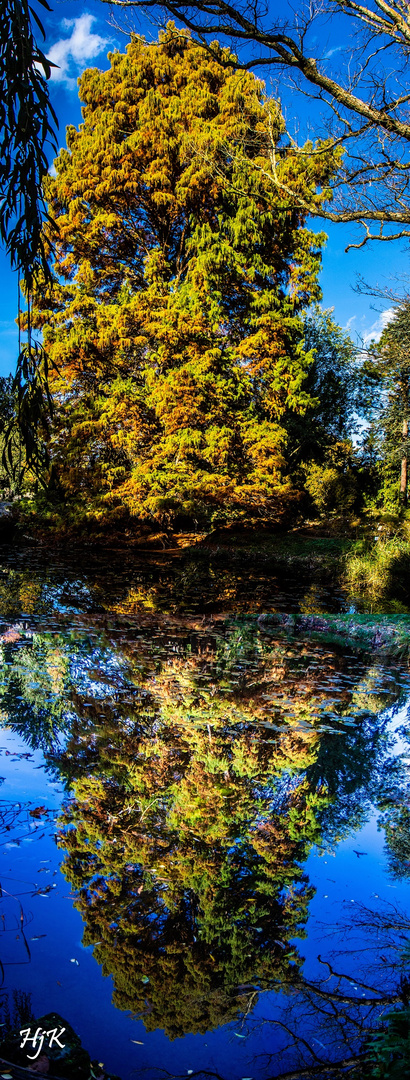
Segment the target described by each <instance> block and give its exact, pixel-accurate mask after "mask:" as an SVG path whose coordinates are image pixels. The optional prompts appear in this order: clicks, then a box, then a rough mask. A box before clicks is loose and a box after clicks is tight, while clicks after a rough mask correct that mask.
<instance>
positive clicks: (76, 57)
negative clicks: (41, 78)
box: [48, 13, 110, 89]
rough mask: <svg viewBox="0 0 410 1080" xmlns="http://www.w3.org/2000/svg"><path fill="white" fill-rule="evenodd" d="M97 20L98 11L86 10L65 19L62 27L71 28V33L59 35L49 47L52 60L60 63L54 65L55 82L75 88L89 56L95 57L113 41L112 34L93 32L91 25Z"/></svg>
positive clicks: (89, 58) (52, 71) (92, 58)
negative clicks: (110, 38) (107, 35)
mask: <svg viewBox="0 0 410 1080" xmlns="http://www.w3.org/2000/svg"><path fill="white" fill-rule="evenodd" d="M95 21H96V18H95V15H89V14H87V13H85V14H84V15H80V16H79V18H78V19H63V21H62V24H61V25H62V27H63V29H64V30H70V29H71V34H70V35H69V37H61V38H59V39H58V41H56V42H55V43H54V45H52V46H51V48H50V49H49V50H48V58H49V60H51V61H52V63H53V64H57V67H55V68H52V69H51V78H52V80H53V82H58V83H62V84H64V85H65V86H67V87H68V88H69V89H75V88H76V86H77V77H78V75H80V74H81V72H82V71H83V70H84V68H85V67H86V66H87V64H89V62H90V60H94V58H95V57H96V56H98V55H99V54H100V53H101V52H103V51H104V49H105V48H106V47H107V45H109V44H110V40H109V38H103V37H101V35H100V34H93V32H92V26H93V23H95Z"/></svg>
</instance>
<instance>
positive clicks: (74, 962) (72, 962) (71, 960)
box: [70, 956, 80, 967]
mask: <svg viewBox="0 0 410 1080" xmlns="http://www.w3.org/2000/svg"><path fill="white" fill-rule="evenodd" d="M70 964H77V967H79V966H80V961H79V960H76V959H75V957H74V956H72V957H71V958H70Z"/></svg>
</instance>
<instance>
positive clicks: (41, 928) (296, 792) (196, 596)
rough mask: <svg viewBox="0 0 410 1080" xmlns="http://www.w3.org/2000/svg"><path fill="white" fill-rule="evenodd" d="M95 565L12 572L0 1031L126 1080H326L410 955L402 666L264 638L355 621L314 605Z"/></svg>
mask: <svg viewBox="0 0 410 1080" xmlns="http://www.w3.org/2000/svg"><path fill="white" fill-rule="evenodd" d="M79 559H80V556H79V557H78V560H79ZM81 561H82V564H83V568H82V572H81V575H79V572H78V566H76V565H75V564H76V558H75V557H74V559H72V560H71V562H70V560H65V561H62V560H61V559H60V560H59V559H54V560H51V559H50V558H47V557H41V558H40V557H39V556H38V555H36V554H35V553H33V552H27V553H25V554H24V553H20V554H19V555H17V554H14V555H13V554H12V553H10V552H9V553H7V552H4V553H3V555H2V556H0V657H1V666H0V720H1V726H2V730H1V732H0V772H1V776H2V781H1V791H0V796H1V799H0V827H1V831H0V841H1V847H0V851H1V867H2V869H1V889H2V895H1V900H0V935H1V940H0V950H1V952H0V961H1V964H2V973H3V989H2V995H3V999H2V1002H3V1003H2V1007H3V1024H4V1030H5V1031H7V1030H8V1028H9V1027H10V1026H11V1027H13V1025H14V1028H15V1029H16V1030H17V1029H19V1028H20V1027H27V1016H29V1017H30V1016H31V1017H32V1021H33V1030H34V1028H35V1020H36V1018H39V1017H42V1016H44V1014H48V1013H56V1014H58V1016H59V1017H63V1018H64V1020H65V1021H67V1023H68V1024H69V1025H71V1027H72V1028H73V1029H74V1030H75V1032H76V1033H77V1035H78V1036H79V1038H80V1039H81V1042H82V1044H83V1047H84V1048H85V1049H86V1051H87V1052H88V1054H89V1055H90V1056H91V1058H92V1059H96V1061H97V1062H103V1063H104V1068H105V1070H106V1071H107V1073H110V1074H114V1073H115V1074H117V1075H119V1076H120V1077H121V1078H122V1080H128V1078H130V1080H131V1078H132V1077H136V1076H138V1077H139V1076H142V1077H146V1078H147V1080H160V1078H161V1077H165V1076H178V1077H179V1076H181V1077H183V1076H187V1075H193V1076H195V1075H205V1073H206V1074H207V1075H215V1076H218V1077H221V1078H222V1080H240V1078H245V1077H247V1078H252V1080H267V1078H269V1077H279V1076H282V1075H285V1074H287V1075H292V1077H293V1076H294V1077H296V1076H301V1077H302V1076H304V1077H306V1076H310V1075H311V1076H312V1077H313V1076H318V1075H320V1076H322V1075H323V1077H325V1076H326V1077H327V1075H331V1071H329V1070H331V1067H332V1064H334V1063H335V1062H341V1061H342V1060H344V1059H346V1058H348V1057H355V1056H357V1055H358V1054H360V1052H361V1050H362V1049H363V1045H364V1042H365V1039H366V1037H367V1035H368V1031H369V1029H372V1028H375V1027H377V1025H378V1023H379V1018H380V1015H381V1014H383V1012H385V1011H386V1008H388V1007H389V1004H391V1003H392V1002H393V1003H394V1001H395V999H396V996H397V993H398V986H399V977H400V971H401V968H400V963H401V955H402V951H403V948H404V947H405V943H406V941H407V938H408V937H409V936H410V887H409V886H410V810H409V807H410V784H409V769H410V725H409V707H410V672H409V667H408V662H407V659H405V657H402V658H401V659H399V660H397V659H394V660H393V659H389V657H388V656H386V655H383V653H378V652H377V649H376V650H373V651H372V650H371V649H370V650H368V651H367V652H365V651H363V650H360V649H358V648H357V646H355V645H354V643H353V642H349V636H348V635H347V639H346V641H345V642H340V641H339V642H338V643H337V644H332V643H331V642H329V641H326V640H325V639H324V640H317V641H314V640H313V639H312V638H311V637H308V636H307V635H304V634H303V633H299V634H294V633H292V632H290V631H289V632H287V631H286V630H283V629H276V630H275V629H273V628H272V627H269V626H267V625H266V624H265V623H264V620H263V619H260V618H259V615H260V612H261V611H267V612H268V611H272V610H276V611H278V610H282V611H287V610H289V611H295V610H298V609H299V610H300V609H302V610H304V611H306V610H309V605H308V601H307V599H306V596H307V595H310V597H312V596H313V594H314V593H315V590H316V603H317V606H318V608H319V610H323V609H324V607H325V606H328V608H329V610H338V609H339V610H340V609H342V610H343V598H340V597H338V596H337V595H332V596H331V595H330V594H329V592H327V593H326V595H325V592H324V590H323V589H322V592H321V590H320V587H318V586H317V584H313V585H312V584H311V585H309V583H306V582H304V583H303V587H302V585H301V584H300V582H299V583H298V582H295V581H293V582H283V581H282V582H281V583H280V586H279V584H278V582H277V580H271V581H270V582H269V576H268V575H265V576H264V578H263V580H261V581H259V586H260V587H259V592H258V587H257V581H256V579H257V576H258V575H257V568H254V570H253V571H252V575H253V577H252V575H251V571H250V569H249V572H248V574H247V573H246V572H245V571H244V572H243V577H242V579H241V580H242V585H241V581H240V580H239V578H238V576H237V577H236V581H232V578H230V577H229V567H228V568H227V569H225V570H224V573H223V575H222V578H223V581H222V586H221V578H220V577H219V578H217V580H216V579H215V578H213V579H212V581H211V579H210V576H209V572H208V570H207V571H206V573H205V571H204V567H203V565H201V566H199V567H198V573H197V575H195V573H194V567H193V565H192V564H190V565H189V567H188V570H187V571H186V572H185V571H184V573H181V572H179V575H177V576H176V575H175V571H174V569H173V568H172V567H170V565H169V564H168V563H167V556H166V553H165V554H164V557H163V558H162V559H161V560H160V561H158V560H157V561H155V560H154V559H153V558H151V559H148V560H146V561H145V562H139V563H138V564H137V563H133V561H132V560H129V561H128V562H126V561H125V560H124V561H123V564H122V568H121V559H120V560H119V562H117V564H116V565H115V560H114V562H113V560H112V559H110V560H107V559H106V560H105V561H104V559H103V558H100V559H99V560H97V561H94V562H93V563H91V559H90V564H89V566H88V567H87V566H86V565H84V557H83V556H81ZM184 574H185V577H184ZM204 574H205V576H206V578H207V583H208V584H207V588H205V583H204ZM229 581H230V584H229ZM250 581H252V582H253V584H252V589H251V586H250V584H249V583H250ZM227 582H228V584H227ZM298 589H299V593H298ZM309 589H310V593H309ZM251 592H252V595H251ZM316 609H317V608H316ZM310 610H312V606H311V608H310ZM313 610H315V606H314V605H313ZM258 618H259V621H258ZM13 991H14V997H13ZM19 1010H20V1011H19ZM30 1010H31V1012H30ZM9 1014H10V1015H9ZM23 1021H24V1022H23ZM3 1054H4V1057H5V1058H6V1059H7V1055H6V1053H5V1051H4V1050H3ZM23 1059H24V1054H23V1057H20V1059H19V1060H20V1064H25V1065H27V1064H28V1061H26V1060H23ZM321 1065H323V1072H320V1069H319V1067H320V1066H321ZM43 1067H44V1068H46V1067H47V1065H43ZM48 1067H49V1068H50V1071H51V1072H52V1074H53V1075H60V1073H59V1072H58V1069H57V1066H56V1065H55V1063H54V1066H53V1068H51V1066H50V1065H49V1066H48ZM318 1069H319V1072H318ZM326 1070H328V1071H326ZM100 1071H101V1070H100ZM97 1072H98V1070H97ZM72 1075H74V1072H73V1073H72ZM75 1075H80V1073H78V1071H77V1072H76V1073H75ZM81 1075H84V1076H85V1077H86V1076H88V1075H89V1071H88V1070H86V1071H85V1072H84V1073H83V1074H81Z"/></svg>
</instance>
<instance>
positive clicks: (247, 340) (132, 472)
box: [34, 26, 336, 523]
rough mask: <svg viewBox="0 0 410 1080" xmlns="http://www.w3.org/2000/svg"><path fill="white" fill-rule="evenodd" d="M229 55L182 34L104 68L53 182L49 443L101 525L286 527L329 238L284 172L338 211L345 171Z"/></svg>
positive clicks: (83, 87)
mask: <svg viewBox="0 0 410 1080" xmlns="http://www.w3.org/2000/svg"><path fill="white" fill-rule="evenodd" d="M213 48H214V56H213V55H212V54H209V53H207V52H205V51H204V50H202V49H201V48H199V47H198V46H197V45H195V44H193V43H192V41H191V40H190V37H189V34H188V33H187V32H186V31H181V33H180V34H179V35H176V31H175V27H173V26H170V27H169V28H168V30H167V32H164V33H161V34H160V37H159V41H158V43H155V44H149V45H148V44H147V43H146V42H145V41H144V40H143V39H142V38H139V37H133V38H132V40H131V43H130V44H129V45H128V47H127V51H126V53H125V54H121V53H114V54H112V55H111V56H110V63H111V66H110V69H109V71H107V72H104V73H101V72H100V71H98V70H96V69H90V70H88V71H86V72H85V73H84V75H83V77H82V79H81V84H80V96H81V99H82V101H84V103H85V105H84V108H83V123H82V124H81V125H80V128H79V130H78V131H77V130H76V129H75V128H74V127H70V128H68V130H67V149H65V150H62V151H61V153H60V155H59V157H58V158H57V160H56V176H55V177H50V178H49V179H48V181H47V197H48V201H49V206H50V212H51V214H52V216H53V218H55V219H56V221H57V222H58V226H59V230H60V232H59V242H58V245H57V257H56V263H55V278H56V280H55V284H54V289H53V291H52V293H51V292H50V290H49V289H47V285H46V284H45V287H44V289H41V288H39V289H38V290H37V295H36V310H35V313H34V321H35V322H36V324H37V326H40V327H41V329H42V331H43V338H44V344H45V347H46V351H47V354H48V356H49V358H50V360H51V361H52V362H54V364H55V365H56V367H55V368H54V369H53V372H52V375H51V380H50V381H51V388H52V393H53V397H54V403H55V417H54V422H53V423H54V426H53V431H52V435H51V440H50V447H49V449H50V455H51V459H52V462H53V467H54V475H57V476H58V478H59V483H60V485H61V489H62V490H63V491H64V493H65V495H66V497H67V498H68V499H69V500H71V501H72V502H73V504H74V505H76V506H77V507H78V508H80V507H81V508H82V510H84V508H85V511H86V513H87V514H88V515H91V517H95V516H97V518H100V519H101V518H107V517H110V515H111V514H112V513H113V512H114V514H118V512H119V511H120V512H122V510H123V509H124V508H126V509H127V511H128V512H130V513H131V514H132V515H134V516H136V517H138V518H140V519H144V518H145V519H154V520H157V521H159V522H163V523H168V522H170V521H176V520H177V521H178V520H179V521H182V520H189V521H193V520H194V521H201V522H202V521H213V522H215V521H226V520H232V519H247V520H249V519H252V520H254V519H259V520H260V519H261V518H262V519H265V520H272V519H275V518H277V516H278V515H279V514H280V513H281V512H282V510H283V508H284V506H285V505H286V504H287V503H288V501H289V499H290V498H291V496H292V489H291V486H290V484H289V482H287V481H286V479H285V478H284V462H285V444H286V433H285V426H284V417H285V416H286V415H288V414H289V412H294V413H296V414H301V413H302V414H303V412H304V410H305V409H306V407H307V405H308V403H309V400H310V399H309V394H308V393H307V392H306V391H305V389H304V380H305V376H306V372H307V370H308V368H309V364H310V362H311V358H312V357H311V354H309V353H306V351H305V349H304V344H303V326H302V321H301V318H300V312H301V311H302V310H303V308H305V307H306V306H307V305H308V304H309V303H310V302H311V301H312V300H314V299H317V298H318V296H319V288H318V282H317V277H318V271H319V268H320V260H321V246H322V244H323V241H324V236H323V234H319V235H315V234H314V233H313V232H312V231H310V230H309V229H307V228H306V226H305V221H304V217H303V214H302V213H301V211H300V209H299V208H298V207H296V206H295V205H294V199H293V198H292V196H291V195H289V198H287V197H284V196H283V192H279V190H278V188H274V189H273V188H272V182H271V179H270V178H269V175H268V170H267V169H266V166H267V164H268V161H269V160H270V159H271V157H272V154H273V153H275V156H276V158H277V165H276V167H277V169H278V171H279V173H280V176H281V180H282V181H283V182H284V183H286V179H287V178H289V179H290V178H292V185H293V186H294V184H295V181H297V182H298V183H299V184H300V186H301V189H302V188H303V189H304V190H305V191H306V190H307V189H308V188H309V191H310V195H311V197H312V198H316V199H317V200H318V201H319V200H320V199H321V198H323V197H325V195H326V184H327V181H328V179H329V176H330V175H331V173H332V172H333V171H334V169H335V167H336V161H335V157H334V156H332V154H329V156H328V158H327V159H326V158H325V157H324V156H323V155H322V154H321V155H314V154H313V153H310V148H309V147H307V148H306V153H305V154H304V155H302V156H300V155H299V156H296V155H295V154H294V153H293V151H292V149H291V148H290V147H288V146H286V145H285V144H284V145H283V146H282V145H281V138H282V133H283V127H284V125H283V120H282V117H281V114H280V110H279V107H278V105H277V103H276V102H274V101H271V100H268V99H267V98H266V96H265V93H264V87H263V84H262V83H261V82H260V81H259V80H258V79H256V78H255V76H254V75H252V74H250V73H247V72H242V71H237V70H235V66H234V63H233V61H234V58H233V57H232V56H230V54H229V52H228V51H227V50H222V49H221V48H220V47H219V46H218V45H217V44H216V43H215V45H214V47H213ZM221 59H222V60H224V61H225V66H223V64H221V62H220V61H221ZM270 171H271V170H270ZM318 188H320V191H319V190H318Z"/></svg>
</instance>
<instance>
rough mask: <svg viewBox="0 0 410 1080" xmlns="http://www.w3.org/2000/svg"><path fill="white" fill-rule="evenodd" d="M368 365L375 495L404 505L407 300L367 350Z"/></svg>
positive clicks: (409, 381)
mask: <svg viewBox="0 0 410 1080" xmlns="http://www.w3.org/2000/svg"><path fill="white" fill-rule="evenodd" d="M368 366H369V368H370V369H371V370H372V373H374V375H375V377H376V379H377V380H378V385H379V394H378V395H377V398H378V400H376V403H375V410H374V412H375V414H376V415H374V417H373V421H372V425H371V432H370V434H371V437H372V439H373V442H374V445H375V449H376V455H377V464H378V469H379V475H380V476H381V490H380V495H379V499H383V501H384V503H385V505H386V506H390V508H391V509H397V507H398V506H401V507H405V506H407V495H408V456H409V445H408V436H409V418H410V303H409V301H406V302H405V303H404V304H402V305H401V307H399V308H398V309H397V310H396V313H395V315H394V317H393V318H392V320H391V321H390V322H389V323H388V325H387V326H386V327H385V329H384V331H383V333H382V336H381V338H380V342H379V343H378V344H377V345H375V346H374V347H373V348H372V350H371V355H370V357H369V364H368Z"/></svg>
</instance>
